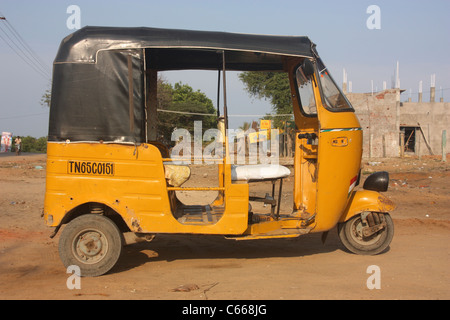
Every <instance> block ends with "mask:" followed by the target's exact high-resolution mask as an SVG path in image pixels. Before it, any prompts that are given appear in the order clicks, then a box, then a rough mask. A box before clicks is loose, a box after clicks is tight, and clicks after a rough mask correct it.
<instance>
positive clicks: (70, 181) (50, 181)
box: [44, 27, 394, 242]
mask: <svg viewBox="0 0 450 320" xmlns="http://www.w3.org/2000/svg"><path fill="white" fill-rule="evenodd" d="M105 39H107V40H105ZM271 45H272V46H273V47H271ZM197 56H199V58H198V57H197ZM189 68H192V69H196V68H197V69H198V68H200V69H202V68H203V69H216V70H219V75H220V72H222V75H223V85H224V87H223V89H224V114H223V117H224V118H225V129H227V116H228V114H227V109H226V107H227V106H226V100H225V99H226V98H225V97H226V94H225V89H226V87H225V83H226V79H225V74H226V71H227V70H228V69H230V70H243V71H248V70H257V71H271V70H276V72H285V73H286V74H287V75H288V78H289V83H290V93H291V97H292V108H293V114H294V120H295V128H296V134H295V156H294V166H293V171H294V172H293V178H294V189H293V204H292V210H291V211H289V212H280V201H281V199H280V197H281V186H282V185H281V183H282V179H283V178H285V177H286V175H284V176H280V177H271V178H270V179H268V180H267V179H266V180H264V179H262V180H264V181H272V182H273V183H275V182H279V183H280V194H279V195H278V199H274V198H273V197H272V198H270V199H269V198H267V197H266V199H256V198H253V197H250V196H249V184H248V183H246V182H245V181H244V182H242V181H236V179H235V178H234V176H233V170H234V169H235V166H234V164H233V163H232V162H231V160H230V155H229V151H228V150H229V145H228V144H229V141H228V135H227V134H226V133H225V136H224V140H223V141H224V149H225V152H224V154H223V156H222V157H221V158H215V159H213V160H214V163H216V165H217V168H218V181H219V183H218V185H215V186H211V187H183V186H180V185H177V184H173V183H170V181H169V180H170V179H168V176H167V174H168V166H169V165H170V164H171V163H173V159H172V158H171V157H170V156H169V152H168V149H167V147H166V146H164V145H163V144H162V143H160V142H159V141H158V137H157V136H156V135H155V133H154V128H155V122H154V119H153V118H152V117H156V114H157V109H156V107H155V103H156V101H157V98H156V96H157V92H156V81H155V79H156V78H157V73H158V71H160V70H175V69H189ZM305 94H306V98H305ZM362 135H363V131H362V128H361V126H360V123H359V121H358V119H357V117H356V115H355V113H354V110H353V109H352V108H351V105H350V103H349V102H348V101H347V100H346V98H345V96H344V95H343V93H342V92H341V91H340V90H339V88H338V87H337V86H336V84H335V83H334V81H333V80H332V78H331V76H330V75H329V71H328V69H327V68H326V67H325V65H324V64H323V62H322V60H321V59H320V57H319V56H318V54H317V52H316V51H315V45H314V44H313V43H312V42H310V40H309V39H308V38H306V37H276V36H252V35H242V34H227V33H216V32H197V31H180V30H166V29H151V28H101V27H86V28H83V29H81V30H79V31H77V32H76V33H74V34H72V35H70V36H69V37H67V38H66V39H64V41H63V42H62V44H61V47H60V50H59V52H58V55H57V58H56V59H55V69H54V79H53V88H52V105H51V113H50V126H49V141H48V144H47V176H46V193H45V204H44V218H45V221H46V223H47V225H48V226H51V227H55V232H54V234H53V236H54V235H55V234H56V233H57V231H58V230H59V228H60V227H61V226H62V225H65V224H70V222H71V221H72V220H74V219H76V218H77V217H80V216H83V215H86V214H99V215H104V216H106V217H109V218H111V220H112V221H114V223H115V224H116V225H117V226H118V228H119V229H120V230H121V231H122V232H127V231H131V232H134V233H136V234H159V233H166V234H215V235H224V236H226V237H228V238H233V239H260V238H289V237H297V236H299V235H302V234H307V233H314V232H327V231H329V230H330V229H332V228H334V227H335V226H336V225H338V224H342V223H345V222H347V221H351V220H352V219H353V218H354V217H357V216H358V215H359V214H361V213H363V212H377V213H386V212H389V211H391V210H393V208H394V205H393V203H391V202H390V201H389V200H388V199H387V198H386V197H384V196H382V195H381V194H380V193H378V192H377V191H374V190H377V189H376V188H378V187H374V185H376V184H377V183H379V181H380V179H381V178H380V177H375V178H374V179H372V180H374V181H375V182H371V183H369V184H368V185H370V186H372V187H371V188H372V189H371V190H357V189H356V188H355V187H356V186H357V184H358V183H359V178H360V177H359V175H360V169H361V156H362ZM381 180H382V179H381ZM383 183H384V184H385V181H384V182H383ZM370 186H369V187H370ZM273 188H274V189H275V184H274V187H273ZM274 189H273V190H274ZM369 189H370V188H369ZM177 191H189V192H204V191H217V193H218V196H217V198H216V200H215V201H214V202H213V203H211V204H210V205H206V206H205V205H202V206H192V205H191V206H187V205H184V204H182V203H181V202H180V201H179V200H178V199H177V196H176V193H177ZM253 200H255V201H263V202H265V203H269V204H270V205H271V209H272V210H271V211H270V212H268V213H267V214H263V215H253V213H252V212H251V211H250V209H249V203H250V202H251V201H253ZM274 208H275V209H276V210H274ZM364 217H365V216H364ZM376 217H378V216H376ZM364 221H365V220H364V219H362V222H361V223H362V225H363V226H364V225H365V224H364V223H365V222H364ZM377 221H378V222H377V224H375V225H373V224H372V225H371V226H370V227H371V228H372V229H370V230H369V229H367V228H366V229H364V230H365V231H364V232H365V234H366V235H370V236H373V234H374V233H375V230H376V231H379V230H381V229H383V228H386V223H385V222H384V221H385V220H384V219H383V218H380V219H378V220H377ZM361 228H362V227H361ZM78 241H79V242H80V240H78Z"/></svg>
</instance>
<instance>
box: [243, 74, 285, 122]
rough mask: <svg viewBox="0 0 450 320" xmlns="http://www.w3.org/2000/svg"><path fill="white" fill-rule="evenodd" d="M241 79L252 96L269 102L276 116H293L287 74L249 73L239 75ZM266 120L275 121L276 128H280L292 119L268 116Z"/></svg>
mask: <svg viewBox="0 0 450 320" xmlns="http://www.w3.org/2000/svg"><path fill="white" fill-rule="evenodd" d="M239 79H240V80H241V81H242V82H243V83H244V85H245V89H246V91H247V92H248V93H249V94H250V96H253V97H255V98H258V99H267V100H269V101H270V103H271V104H272V110H273V112H274V113H275V114H292V112H293V110H292V100H291V91H290V85H289V77H288V75H287V73H284V72H257V71H248V72H242V73H241V74H239ZM264 119H271V120H273V121H274V124H275V127H280V126H281V125H282V123H283V122H284V121H286V120H289V119H291V117H289V116H288V117H273V116H271V115H267V116H265V117H264Z"/></svg>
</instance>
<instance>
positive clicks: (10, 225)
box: [0, 154, 450, 300]
mask: <svg viewBox="0 0 450 320" xmlns="http://www.w3.org/2000/svg"><path fill="white" fill-rule="evenodd" d="M449 160H450V159H449ZM449 163H450V162H447V163H443V162H441V161H440V160H439V159H437V158H434V159H433V158H430V157H428V158H425V157H424V158H422V159H421V160H419V159H417V158H405V159H393V160H386V159H382V160H378V159H377V160H373V161H368V160H365V161H364V168H363V173H364V174H365V175H367V174H369V173H370V172H371V171H380V170H387V171H389V172H390V175H391V184H390V190H389V191H388V192H387V193H386V195H387V196H388V197H389V198H390V199H392V200H393V201H395V202H396V203H397V205H398V209H397V210H396V211H394V212H393V213H392V217H393V219H394V223H395V235H394V240H393V242H392V244H391V246H390V248H389V250H388V251H387V252H384V253H382V254H380V255H377V256H358V255H354V254H351V253H349V252H348V251H346V250H345V249H344V247H343V246H342V245H341V243H340V241H339V239H338V237H337V232H336V230H332V231H331V232H330V235H329V236H328V239H327V241H326V243H325V244H322V242H321V236H320V235H317V234H311V235H305V236H301V237H299V238H296V239H294V240H286V239H278V240H275V239H273V240H253V241H234V240H226V239H224V238H222V237H218V236H188V235H182V236H180V235H158V236H157V237H156V238H155V240H153V241H152V242H150V243H147V242H144V243H137V244H133V245H130V246H126V247H125V249H124V254H123V255H122V257H121V259H120V261H119V263H118V265H117V266H116V267H115V268H114V269H113V270H112V271H111V272H110V273H108V274H106V275H104V276H101V277H97V278H81V283H80V284H81V289H73V290H70V289H68V287H67V280H68V278H69V276H70V275H71V274H68V273H67V272H66V269H65V268H64V267H63V265H62V263H61V262H60V260H59V255H58V236H56V237H55V238H54V239H50V238H49V235H50V233H51V231H52V230H51V229H49V228H48V227H46V225H45V223H44V221H43V219H42V218H41V213H42V209H43V202H44V188H45V166H46V163H45V155H21V156H15V155H8V156H6V155H4V154H3V155H1V156H0V186H1V194H0V206H1V211H0V299H2V300H4V299H154V300H157V299H167V300H207V299H208V300H222V299H224V300H225V299H226V300H235V299H245V300H248V299H250V300H261V299H263V300H268V299H270V300H272V299H273V300H287V299H294V300H295V299H425V300H434V299H449V298H450V275H449V270H450V269H449V267H450V184H449V177H450V170H449V168H450V167H449ZM212 176H213V173H211V172H199V173H196V174H194V177H193V178H197V183H198V184H201V183H205V182H206V181H207V180H208V179H209V178H211V177H212ZM202 179H203V180H202ZM292 183H293V179H292V178H288V179H286V181H285V185H284V190H285V193H284V195H283V203H284V207H283V208H285V207H286V206H287V207H289V206H290V204H291V203H292ZM265 187H267V188H268V189H267V192H269V190H270V186H265ZM257 188H263V187H262V186H258V187H256V186H251V191H255V190H257ZM259 191H260V190H259ZM180 197H184V199H185V200H186V201H188V200H189V199H190V200H192V198H191V197H192V196H189V195H181V196H180ZM372 265H376V266H378V267H379V271H380V284H381V288H380V289H369V288H368V287H367V280H368V278H369V277H370V276H371V275H372V273H371V272H370V271H369V272H368V267H369V266H372ZM180 286H181V287H180Z"/></svg>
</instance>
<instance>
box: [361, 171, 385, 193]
mask: <svg viewBox="0 0 450 320" xmlns="http://www.w3.org/2000/svg"><path fill="white" fill-rule="evenodd" d="M388 187H389V173H387V172H386V171H380V172H375V173H372V174H371V175H370V176H368V177H367V179H366V181H364V185H363V188H364V189H365V190H372V191H379V192H383V191H387V189H388Z"/></svg>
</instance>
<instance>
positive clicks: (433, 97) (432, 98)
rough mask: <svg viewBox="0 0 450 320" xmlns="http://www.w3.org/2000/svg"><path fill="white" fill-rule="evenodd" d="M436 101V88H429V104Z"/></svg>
mask: <svg viewBox="0 0 450 320" xmlns="http://www.w3.org/2000/svg"><path fill="white" fill-rule="evenodd" d="M435 100H436V88H435V87H431V88H430V102H435Z"/></svg>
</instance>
